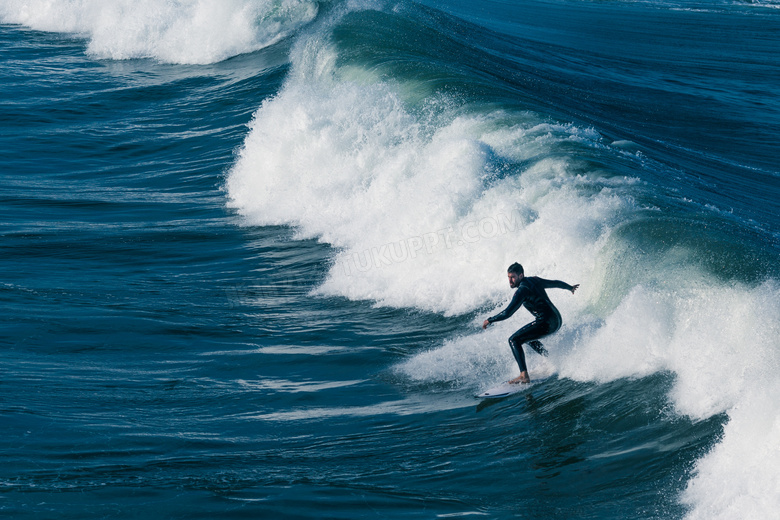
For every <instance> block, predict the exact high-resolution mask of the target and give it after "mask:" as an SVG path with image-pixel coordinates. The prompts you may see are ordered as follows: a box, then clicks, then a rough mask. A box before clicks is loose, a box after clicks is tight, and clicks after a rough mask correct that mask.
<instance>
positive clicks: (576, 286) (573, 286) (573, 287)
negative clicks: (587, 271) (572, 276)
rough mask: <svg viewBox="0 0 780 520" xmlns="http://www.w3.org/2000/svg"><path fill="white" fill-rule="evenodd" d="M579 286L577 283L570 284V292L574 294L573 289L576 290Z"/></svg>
mask: <svg viewBox="0 0 780 520" xmlns="http://www.w3.org/2000/svg"><path fill="white" fill-rule="evenodd" d="M579 287H580V284H577V285H572V286H571V293H572V294H574V291H576V290H577V289H579Z"/></svg>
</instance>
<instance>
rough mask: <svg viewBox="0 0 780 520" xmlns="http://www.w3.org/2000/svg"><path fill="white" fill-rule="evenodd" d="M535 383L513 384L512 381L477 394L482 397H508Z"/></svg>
mask: <svg viewBox="0 0 780 520" xmlns="http://www.w3.org/2000/svg"><path fill="white" fill-rule="evenodd" d="M531 385H533V383H528V384H511V383H501V384H500V385H498V386H494V387H493V388H491V389H489V390H486V391H485V392H482V393H481V394H479V395H477V397H479V398H480V399H500V398H501V397H506V396H509V395H512V394H516V393H518V392H522V391H523V390H527V389H528V388H530V387H531Z"/></svg>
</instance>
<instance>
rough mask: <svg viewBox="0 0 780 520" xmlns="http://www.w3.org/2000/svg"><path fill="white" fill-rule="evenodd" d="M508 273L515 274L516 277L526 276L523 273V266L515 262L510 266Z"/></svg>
mask: <svg viewBox="0 0 780 520" xmlns="http://www.w3.org/2000/svg"><path fill="white" fill-rule="evenodd" d="M506 272H507V273H515V274H516V275H518V276H520V275H521V274H525V272H524V271H523V266H522V265H520V264H518V263H517V262H515V263H514V264H512V265H510V266H509V269H507V270H506Z"/></svg>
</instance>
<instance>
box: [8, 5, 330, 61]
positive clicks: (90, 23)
mask: <svg viewBox="0 0 780 520" xmlns="http://www.w3.org/2000/svg"><path fill="white" fill-rule="evenodd" d="M317 12H318V4H317V2H313V1H311V2H307V1H299V0H177V1H171V2H159V1H155V0H142V1H135V0H105V1H104V0H60V1H50V0H32V1H29V0H24V1H22V0H7V1H4V2H3V3H2V5H0V19H2V21H3V22H4V23H15V24H22V25H25V26H27V27H30V28H33V29H37V30H41V31H51V32H62V33H76V34H80V35H83V36H84V37H86V38H87V39H88V40H89V44H88V46H87V52H88V53H89V54H90V55H91V56H93V57H95V58H98V59H112V60H125V59H133V58H154V59H157V60H159V61H161V62H165V63H191V64H206V63H215V62H218V61H222V60H225V59H227V58H230V57H232V56H236V55H238V54H243V53H247V52H252V51H256V50H258V49H262V48H264V47H267V46H269V45H271V44H273V43H275V42H277V41H279V40H280V39H282V38H284V37H286V36H290V35H291V34H293V33H294V32H295V31H296V30H298V29H300V28H301V27H302V26H304V25H306V24H307V23H309V22H311V21H312V20H313V19H314V18H315V17H316V16H317Z"/></svg>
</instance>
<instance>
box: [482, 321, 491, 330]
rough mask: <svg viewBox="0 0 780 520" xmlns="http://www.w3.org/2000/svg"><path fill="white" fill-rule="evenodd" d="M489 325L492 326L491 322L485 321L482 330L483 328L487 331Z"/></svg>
mask: <svg viewBox="0 0 780 520" xmlns="http://www.w3.org/2000/svg"><path fill="white" fill-rule="evenodd" d="M488 325H490V322H489V321H488V320H485V321H484V322H483V323H482V328H483V329H486V328H487V326H488Z"/></svg>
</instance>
